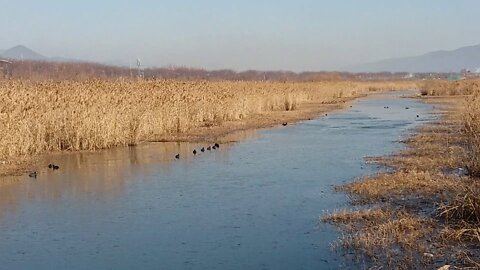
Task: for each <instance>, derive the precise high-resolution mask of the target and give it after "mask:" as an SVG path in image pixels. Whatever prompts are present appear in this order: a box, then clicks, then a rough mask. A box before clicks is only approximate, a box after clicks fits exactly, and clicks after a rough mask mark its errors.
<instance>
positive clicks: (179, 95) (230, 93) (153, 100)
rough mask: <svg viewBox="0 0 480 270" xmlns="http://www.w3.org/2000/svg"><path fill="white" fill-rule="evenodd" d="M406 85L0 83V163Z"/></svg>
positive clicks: (182, 131) (147, 138)
mask: <svg viewBox="0 0 480 270" xmlns="http://www.w3.org/2000/svg"><path fill="white" fill-rule="evenodd" d="M402 86H403V88H405V87H407V88H410V87H412V85H411V83H406V84H404V85H399V84H398V83H397V84H395V83H384V82H377V83H370V82H368V83H367V82H363V83H362V82H318V83H277V82H243V81H237V82H206V81H122V80H119V81H101V80H92V81H81V82H74V81H61V82H31V81H19V80H7V81H0V125H1V126H2V129H0V160H7V161H8V160H10V159H14V158H17V157H24V158H25V157H30V156H33V155H38V154H42V153H46V152H51V151H61V150H72V151H74V150H94V149H102V148H109V147H113V146H117V145H131V144H136V143H138V142H142V141H151V140H161V139H162V138H163V137H164V136H167V135H172V134H173V135H176V134H188V133H189V132H190V131H191V130H194V129H196V128H199V127H209V126H221V125H222V123H224V122H227V121H237V120H242V119H244V118H246V117H249V116H250V115H255V114H262V113H265V112H269V111H290V110H296V109H297V108H298V106H301V104H302V103H305V102H319V103H335V102H338V99H339V98H349V97H356V96H358V95H361V94H364V93H366V92H368V91H369V89H370V88H371V87H375V88H376V89H377V88H378V89H394V88H402Z"/></svg>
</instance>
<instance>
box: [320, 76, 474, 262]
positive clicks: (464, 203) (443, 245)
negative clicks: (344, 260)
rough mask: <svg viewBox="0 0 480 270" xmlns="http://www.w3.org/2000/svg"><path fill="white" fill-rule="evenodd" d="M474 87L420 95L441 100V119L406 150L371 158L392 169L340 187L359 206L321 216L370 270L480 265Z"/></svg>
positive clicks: (421, 131) (410, 141) (339, 245)
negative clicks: (470, 94) (441, 94)
mask: <svg viewBox="0 0 480 270" xmlns="http://www.w3.org/2000/svg"><path fill="white" fill-rule="evenodd" d="M467 83H469V82H467ZM467 83H465V84H467ZM446 84H447V85H443V86H444V89H450V85H448V83H446ZM455 84H457V85H455V87H458V83H455ZM462 84H463V83H462ZM470 85H471V84H470ZM466 89H467V90H468V91H472V89H470V88H468V87H467V88H466ZM429 91H430V93H432V92H435V91H432V90H429ZM476 91H477V92H476V94H473V96H468V99H466V98H465V97H464V96H448V97H426V98H422V101H423V102H429V103H434V104H435V106H436V109H437V113H438V115H439V120H438V121H435V122H433V123H429V124H426V125H424V126H422V127H421V128H419V129H418V130H417V132H416V133H415V134H414V135H412V136H411V137H410V138H408V139H407V140H405V143H406V149H405V150H404V151H402V152H400V153H398V154H396V155H393V156H389V157H380V158H375V159H372V160H373V161H374V162H377V163H379V164H382V165H386V166H388V167H390V168H392V171H391V172H388V173H381V174H378V175H374V176H370V177H365V178H362V179H358V180H357V181H355V182H353V183H350V184H346V185H342V186H339V187H337V190H338V191H341V192H346V193H348V194H349V195H350V196H351V198H352V203H353V205H355V206H356V208H357V209H354V210H343V211H339V212H336V213H332V214H329V215H326V216H324V217H322V221H323V222H329V223H333V224H336V225H338V226H339V228H341V229H342V231H343V232H344V236H343V237H342V238H341V239H338V240H337V242H336V243H335V246H336V247H337V248H338V249H339V250H343V251H345V252H346V253H347V254H348V253H349V251H353V254H354V256H353V259H356V260H358V261H361V262H362V263H363V264H365V265H368V266H369V267H372V268H371V269H380V268H389V269H392V268H394V269H436V268H440V267H445V268H442V269H448V267H450V269H451V268H453V267H459V268H460V269H478V268H479V267H480V260H479V258H480V182H479V181H478V180H479V179H478V174H477V173H476V172H477V170H478V162H477V160H478V158H477V156H478V155H477V154H478V152H476V151H477V149H478V144H477V143H478V141H477V142H475V141H474V140H476V138H477V137H476V134H478V133H477V132H478V128H477V127H478V124H479V123H478V120H479V118H478V117H477V116H478V115H480V110H478V108H479V107H478V96H479V94H478V90H476ZM450 92H451V93H453V94H452V95H457V94H464V93H463V92H462V91H450ZM473 92H475V91H473ZM465 94H469V93H465ZM466 100H468V101H466ZM469 130H470V131H469Z"/></svg>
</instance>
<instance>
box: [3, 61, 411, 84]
mask: <svg viewBox="0 0 480 270" xmlns="http://www.w3.org/2000/svg"><path fill="white" fill-rule="evenodd" d="M11 69H12V74H11V76H10V78H13V79H29V80H33V81H41V80H54V81H57V80H88V79H120V78H123V79H137V78H139V77H141V78H144V79H146V80H153V79H181V80H208V81H219V80H231V81H263V80H266V81H300V82H308V81H339V80H399V79H406V78H408V73H403V72H398V73H390V72H382V73H355V74H353V73H347V72H300V73H295V72H291V71H256V70H248V71H242V72H237V71H233V70H228V69H224V70H205V69H198V68H188V67H162V68H146V69H141V70H138V69H136V68H127V67H119V66H109V65H103V64H97V63H86V62H75V63H73V62H72V63H58V62H44V61H13V62H12V65H11ZM417 79H418V78H417Z"/></svg>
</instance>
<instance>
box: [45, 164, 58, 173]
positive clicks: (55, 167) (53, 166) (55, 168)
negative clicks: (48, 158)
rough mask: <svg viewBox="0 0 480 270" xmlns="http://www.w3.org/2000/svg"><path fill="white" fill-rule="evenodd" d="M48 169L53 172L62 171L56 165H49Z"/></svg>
mask: <svg viewBox="0 0 480 270" xmlns="http://www.w3.org/2000/svg"><path fill="white" fill-rule="evenodd" d="M48 168H50V169H52V170H54V171H55V170H58V169H60V167H59V166H57V165H55V164H48Z"/></svg>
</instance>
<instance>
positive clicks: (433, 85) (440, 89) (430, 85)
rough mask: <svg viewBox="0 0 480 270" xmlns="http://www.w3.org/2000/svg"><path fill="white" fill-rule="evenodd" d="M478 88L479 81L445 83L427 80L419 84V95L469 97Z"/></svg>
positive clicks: (443, 81)
mask: <svg viewBox="0 0 480 270" xmlns="http://www.w3.org/2000/svg"><path fill="white" fill-rule="evenodd" d="M479 86H480V81H479V80H462V81H445V80H428V81H423V82H421V83H419V85H418V87H419V88H420V93H421V94H422V95H424V96H457V95H471V94H473V93H474V92H475V89H478V87H479Z"/></svg>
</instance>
